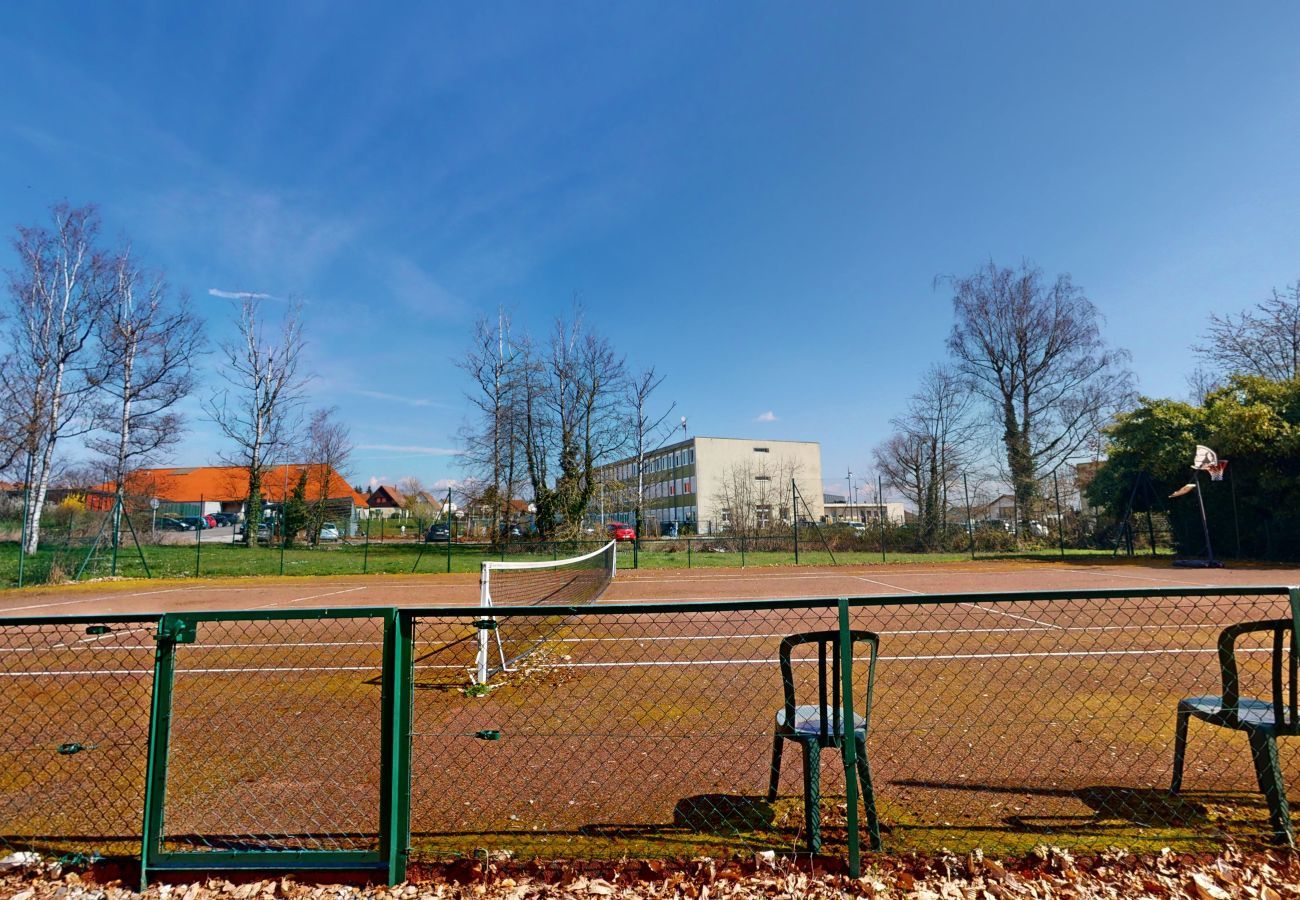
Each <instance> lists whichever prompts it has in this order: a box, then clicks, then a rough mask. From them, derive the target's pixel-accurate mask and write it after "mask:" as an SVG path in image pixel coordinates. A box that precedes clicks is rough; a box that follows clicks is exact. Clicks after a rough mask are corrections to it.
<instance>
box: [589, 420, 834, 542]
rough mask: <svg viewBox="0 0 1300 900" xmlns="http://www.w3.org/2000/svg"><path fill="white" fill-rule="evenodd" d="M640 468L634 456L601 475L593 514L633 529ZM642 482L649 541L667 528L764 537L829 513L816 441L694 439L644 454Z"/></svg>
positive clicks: (819, 450) (819, 448) (643, 507)
mask: <svg viewBox="0 0 1300 900" xmlns="http://www.w3.org/2000/svg"><path fill="white" fill-rule="evenodd" d="M636 469H637V464H636V459H635V457H629V458H627V459H621V460H619V461H618V462H615V463H611V464H609V465H607V466H605V467H603V468H602V469H601V470H600V479H601V487H600V488H599V489H598V496H597V504H596V507H597V510H596V511H597V512H598V514H599V515H600V516H601V517H602V518H603V519H604V521H606V522H610V521H620V522H626V523H628V524H634V522H635V519H636V511H635V498H636V486H637V471H636ZM643 482H644V493H645V497H644V502H643V505H642V509H643V516H644V520H643V527H644V528H645V530H646V531H647V533H650V534H653V533H655V532H656V531H658V530H660V526H661V525H663V524H665V523H669V522H673V523H677V525H678V526H679V527H680V526H685V527H686V529H687V530H693V531H697V532H698V533H701V534H710V533H715V532H721V531H728V530H741V529H743V530H745V531H755V530H760V531H761V530H762V529H764V528H769V527H773V526H776V525H779V524H782V523H786V524H788V523H791V522H793V521H794V520H795V519H796V518H797V519H799V520H811V521H814V522H816V521H819V520H820V519H821V518H822V516H823V515H824V514H825V513H824V509H823V504H822V460H821V445H820V444H818V443H817V442H816V441H772V440H757V439H754V440H751V439H744V438H717V437H695V438H689V439H687V440H684V441H678V442H677V443H675V444H668V445H667V446H664V447H660V448H658V449H656V450H654V451H652V452H650V453H647V454H646V456H645V463H644V472H643ZM792 484H793V489H792Z"/></svg>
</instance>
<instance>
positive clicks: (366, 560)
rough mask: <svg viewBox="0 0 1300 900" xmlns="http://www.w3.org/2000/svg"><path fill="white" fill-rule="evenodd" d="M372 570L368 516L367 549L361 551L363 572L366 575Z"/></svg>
mask: <svg viewBox="0 0 1300 900" xmlns="http://www.w3.org/2000/svg"><path fill="white" fill-rule="evenodd" d="M369 572H370V516H369V515H367V516H366V544H365V549H363V550H362V551H361V574H362V575H366V574H368V573H369Z"/></svg>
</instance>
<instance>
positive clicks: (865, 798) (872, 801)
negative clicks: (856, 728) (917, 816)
mask: <svg viewBox="0 0 1300 900" xmlns="http://www.w3.org/2000/svg"><path fill="white" fill-rule="evenodd" d="M855 743H856V744H857V751H858V753H857V756H858V782H859V784H858V789H859V791H861V793H862V807H863V809H865V810H866V812H867V834H868V836H869V837H870V838H871V849H872V850H879V849H880V848H881V843H880V819H879V818H878V817H877V816H876V791H875V788H873V787H872V785H871V764H870V763H869V762H868V761H867V739H866V737H865V736H863V737H859V738H856V739H855Z"/></svg>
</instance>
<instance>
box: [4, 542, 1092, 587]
mask: <svg viewBox="0 0 1300 900" xmlns="http://www.w3.org/2000/svg"><path fill="white" fill-rule="evenodd" d="M598 546H600V545H599V544H598V543H594V542H592V543H590V544H587V543H584V544H581V545H578V546H573V545H566V544H556V545H541V546H538V547H537V548H535V549H534V548H530V547H529V546H528V545H514V546H512V547H511V548H510V551H509V553H508V554H507V555H506V556H504V557H503V556H501V555H500V554H494V553H490V552H488V551H487V549H486V548H485V547H484V545H461V544H453V545H452V552H451V560H450V562H451V565H450V571H452V572H478V571H479V567H480V564H481V563H482V562H483V561H484V560H494V559H503V558H504V559H511V560H521V561H523V560H533V561H544V560H552V559H556V558H564V557H566V556H570V555H574V554H576V553H586V552H588V551H590V550H593V549H596V548H597V547H598ZM708 546H711V545H709V544H707V543H702V544H701V545H699V546H698V547H697V546H695V545H692V550H691V551H690V552H689V553H688V552H687V551H686V550H685V549H683V548H684V547H685V543H684V542H683V541H670V542H664V544H662V545H657V544H655V543H653V542H649V541H647V542H644V543H643V544H642V545H641V549H640V551H639V552H638V553H637V554H636V555H635V557H634V555H633V553H632V549H631V547H630V546H628V545H620V547H619V553H618V564H619V568H620V569H630V568H632V567H633V565H634V564H635V565H636V567H638V568H642V569H677V568H699V569H708V568H739V567H742V566H743V567H750V566H752V567H756V568H761V567H770V566H793V565H796V562H795V555H794V551H793V549H790V550H758V551H752V550H746V551H745V552H744V553H742V552H740V551H739V550H738V549H727V550H726V551H724V552H716V551H713V550H709V549H704V548H707V547H708ZM665 548H672V549H665ZM422 549H423V555H421V550H422ZM196 551H197V552H196ZM86 555H87V550H86V548H85V547H68V548H61V547H57V546H55V547H53V548H51V547H50V546H48V545H47V546H46V547H45V548H43V549H42V550H41V551H40V552H39V553H37V554H36V555H35V556H33V557H29V558H28V559H27V560H26V561H25V563H24V568H25V578H24V583H26V584H40V583H46V582H48V581H50V580H51V579H50V572H51V566H52V565H54V566H57V569H58V571H57V572H56V575H57V576H59V577H56V578H55V579H54V581H59V580H64V579H71V578H73V577H74V576H75V575H76V573H77V570H78V568H79V567H80V566H81V565H82V563H83V562H84V561H85V559H86ZM144 555H145V560H146V562H147V564H148V568H149V572H150V574H151V575H152V576H153V577H155V578H219V577H240V576H246V577H255V576H267V575H292V576H325V575H361V574H389V575H399V574H408V573H412V572H417V573H424V574H437V573H440V572H447V571H448V554H447V546H446V545H445V544H428V545H425V544H420V543H416V542H414V541H401V542H399V541H385V542H383V543H380V542H378V541H374V542H371V543H370V544H369V545H368V546H367V545H366V544H365V543H356V542H353V543H347V544H344V543H338V544H329V545H323V546H320V547H308V546H297V547H294V548H291V549H287V550H285V551H284V553H283V554H282V553H281V552H280V549H279V548H278V547H266V546H259V547H256V548H249V547H245V546H243V545H234V544H226V543H215V542H213V543H208V542H204V543H203V545H202V547H201V548H196V546H195V545H194V544H165V545H146V546H145V547H144ZM1056 557H1057V553H1056V552H1044V551H1041V550H1036V551H1028V550H1027V551H1024V552H1020V553H1000V554H985V555H983V556H982V557H981V558H982V559H1053V558H1056ZM833 558H834V561H835V563H836V564H839V565H875V564H882V563H883V564H890V565H918V564H938V563H951V562H960V561H963V560H968V559H970V555H969V553H894V552H890V553H888V554H887V555H886V557H885V559H884V560H883V561H882V559H881V555H880V553H879V552H873V551H843V552H836V553H834V554H833ZM1066 558H1068V559H1072V560H1109V559H1110V558H1111V553H1110V552H1109V551H1096V550H1067V551H1066ZM831 561H832V554H830V553H828V552H826V551H825V550H817V549H804V548H801V549H800V552H799V559H798V565H804V566H827V565H831V564H832V562H831ZM110 571H111V568H110V555H109V554H108V553H105V552H101V553H100V554H98V555H97V556H96V557H95V559H94V560H92V562H91V564H90V565H88V566H87V568H86V571H85V575H84V576H83V577H84V578H89V579H93V578H103V577H106V576H108V575H109V573H110ZM117 572H118V576H119V577H125V578H143V577H144V576H145V569H144V566H143V565H141V562H140V557H139V555H138V554H137V553H136V551H135V548H134V547H124V548H122V549H121V550H120V551H119V554H118V567H117ZM17 583H18V544H17V542H14V541H9V542H0V587H12V586H14V585H17Z"/></svg>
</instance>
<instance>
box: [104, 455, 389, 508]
mask: <svg viewBox="0 0 1300 900" xmlns="http://www.w3.org/2000/svg"><path fill="white" fill-rule="evenodd" d="M304 470H306V472H307V499H308V500H320V499H322V498H321V479H320V474H321V467H320V466H319V465H317V464H305V465H304V464H289V465H283V466H272V467H271V468H270V469H267V471H266V474H265V475H264V476H263V477H262V498H263V499H264V500H267V501H269V502H271V503H280V502H282V501H284V500H285V499H286V485H287V493H292V492H293V488H294V485H296V484H297V483H298V477H299V475H300V473H301V472H303V471H304ZM113 489H114V486H113V484H112V483H111V482H106V483H104V484H101V485H96V486H95V487H93V488H91V490H92V491H103V492H105V493H110V494H111V493H112V492H113ZM126 493H127V494H133V495H135V496H149V497H157V498H158V499H159V500H170V501H172V502H173V503H193V502H195V501H197V500H198V499H199V498H200V497H201V498H203V499H204V500H218V501H233V500H243V499H245V498H246V497H247V496H248V470H247V469H243V468H240V467H239V466H191V467H179V468H167V469H136V470H135V471H134V472H131V473H130V474H129V475H127V476H126ZM325 499H329V500H351V501H352V504H353V505H354V506H357V507H359V508H361V509H365V507H366V498H365V497H363V496H361V495H360V494H358V493H357V492H356V491H354V490H353V489H352V486H351V485H350V484H348V483H347V481H346V480H345V479H344V478H343V476H342V475H340V474H339V473H338V472H335V471H334V470H333V469H331V470H330V473H329V490H328V496H327V497H326V498H325Z"/></svg>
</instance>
